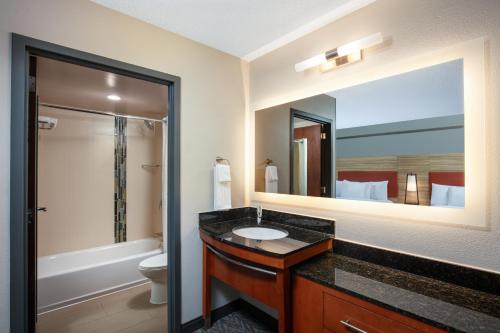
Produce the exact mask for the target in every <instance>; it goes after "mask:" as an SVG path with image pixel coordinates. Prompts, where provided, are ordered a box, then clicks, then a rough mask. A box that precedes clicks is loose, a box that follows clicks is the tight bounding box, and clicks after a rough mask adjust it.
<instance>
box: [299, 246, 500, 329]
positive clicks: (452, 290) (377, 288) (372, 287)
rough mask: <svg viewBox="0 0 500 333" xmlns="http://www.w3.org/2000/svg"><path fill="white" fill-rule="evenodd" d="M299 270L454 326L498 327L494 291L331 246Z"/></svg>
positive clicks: (499, 320)
mask: <svg viewBox="0 0 500 333" xmlns="http://www.w3.org/2000/svg"><path fill="white" fill-rule="evenodd" d="M335 246H336V245H335V244H334V249H335ZM295 273H296V274H298V275H300V276H303V277H305V278H307V279H310V280H312V281H315V282H318V283H320V284H323V285H325V286H327V287H330V288H333V289H337V290H339V291H342V292H345V293H347V294H350V295H353V296H356V297H358V298H361V299H364V300H367V301H369V302H371V303H374V304H377V305H380V306H382V307H384V308H388V309H390V310H394V311H396V312H399V313H401V314H404V315H407V316H409V317H413V318H416V319H418V320H421V321H423V322H427V323H429V324H432V325H434V326H437V327H441V328H444V329H447V330H448V331H450V332H500V296H498V295H495V294H492V293H487V292H483V291H478V290H474V289H470V288H466V287H462V286H459V285H457V284H452V283H448V282H443V281H440V280H437V279H434V278H429V277H425V276H422V275H417V274H413V273H408V272H405V271H402V270H398V269H395V268H389V267H387V266H382V265H378V264H375V263H371V262H368V261H364V260H359V259H354V258H352V257H348V256H345V255H341V254H337V253H331V252H328V253H325V254H322V255H319V256H317V257H315V258H312V259H310V260H308V261H307V262H305V263H303V264H300V265H298V266H297V267H296V268H295Z"/></svg>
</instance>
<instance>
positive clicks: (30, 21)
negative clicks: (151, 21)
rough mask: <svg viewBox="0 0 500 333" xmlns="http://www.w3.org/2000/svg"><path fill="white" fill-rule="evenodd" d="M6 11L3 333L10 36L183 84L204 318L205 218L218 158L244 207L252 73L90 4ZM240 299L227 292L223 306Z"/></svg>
mask: <svg viewBox="0 0 500 333" xmlns="http://www.w3.org/2000/svg"><path fill="white" fill-rule="evenodd" d="M0 8H1V10H0V54H1V55H2V56H1V57H0V332H2V333H6V332H8V330H9V258H10V254H9V202H10V199H9V191H10V190H9V172H10V171H9V170H10V169H9V160H10V158H9V156H10V144H9V142H10V35H9V33H10V32H16V33H19V34H23V35H27V36H30V37H34V38H39V39H42V40H46V41H49V42H52V43H57V44H61V45H64V46H67V47H71V48H75V49H79V50H84V51H86V52H90V53H94V54H98V55H101V56H105V57H108V58H112V59H117V60H120V61H124V62H127V63H132V64H134V65H138V66H143V67H147V68H151V69H154V70H158V71H161V72H166V73H170V74H174V75H178V76H180V77H181V79H182V81H181V108H182V110H181V170H182V171H181V191H182V193H181V221H180V222H181V246H182V276H183V279H182V301H183V303H182V320H183V322H186V321H188V320H191V319H193V318H195V317H197V316H199V315H200V314H201V273H202V272H201V269H202V264H201V241H200V240H199V235H198V216H197V213H198V212H200V211H207V210H211V209H212V208H213V206H212V204H213V199H212V178H211V169H212V163H213V161H214V159H215V157H216V156H217V155H222V156H224V157H225V158H228V159H230V160H231V167H232V179H233V182H232V188H233V192H232V193H233V198H232V200H233V201H232V202H233V205H234V206H235V207H236V206H242V205H243V204H244V183H245V182H244V174H245V173H244V161H245V153H244V149H243V147H245V137H244V135H245V98H246V97H247V96H246V94H245V91H244V84H246V82H243V80H244V78H246V77H247V76H246V75H247V74H246V72H245V68H247V67H246V66H242V63H241V61H240V60H239V59H237V58H235V57H232V56H229V55H227V54H225V53H222V52H220V51H217V50H214V49H211V48H208V47H206V46H203V45H201V44H198V43H195V42H193V41H190V40H188V39H186V38H183V37H180V36H178V35H175V34H172V33H168V32H165V31H163V30H161V29H159V28H156V27H153V26H151V25H148V24H145V23H143V22H140V21H138V20H135V19H132V18H130V17H127V16H125V15H121V14H119V13H116V12H113V11H111V10H108V9H105V8H103V7H100V6H98V5H96V4H94V3H92V2H90V1H87V0H74V1H64V0H42V1H29V0H16V1H8V0H2V1H1V2H0ZM214 79H215V80H214ZM232 297H234V294H231V293H229V292H225V293H224V295H222V296H221V299H220V300H219V301H217V302H216V303H218V304H221V303H222V302H224V299H231V298H232Z"/></svg>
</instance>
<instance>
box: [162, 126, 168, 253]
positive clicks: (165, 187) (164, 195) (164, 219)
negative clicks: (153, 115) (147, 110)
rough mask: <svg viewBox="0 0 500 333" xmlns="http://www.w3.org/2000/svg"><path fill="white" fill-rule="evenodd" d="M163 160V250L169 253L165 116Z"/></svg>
mask: <svg viewBox="0 0 500 333" xmlns="http://www.w3.org/2000/svg"><path fill="white" fill-rule="evenodd" d="M162 130H163V131H162V133H163V158H162V159H163V160H162V163H161V165H162V177H161V179H162V187H161V189H162V198H161V202H162V210H161V214H162V216H161V224H162V232H163V252H164V253H167V232H168V223H167V216H168V215H167V202H168V201H167V197H168V191H167V178H168V177H167V170H168V117H165V118H164V121H163V128H162Z"/></svg>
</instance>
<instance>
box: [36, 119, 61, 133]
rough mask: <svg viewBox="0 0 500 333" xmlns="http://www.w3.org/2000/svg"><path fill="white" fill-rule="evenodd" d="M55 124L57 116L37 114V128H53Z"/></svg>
mask: <svg viewBox="0 0 500 333" xmlns="http://www.w3.org/2000/svg"><path fill="white" fill-rule="evenodd" d="M56 126H57V118H51V117H44V116H38V128H39V129H49V130H50V129H53V128H55V127H56Z"/></svg>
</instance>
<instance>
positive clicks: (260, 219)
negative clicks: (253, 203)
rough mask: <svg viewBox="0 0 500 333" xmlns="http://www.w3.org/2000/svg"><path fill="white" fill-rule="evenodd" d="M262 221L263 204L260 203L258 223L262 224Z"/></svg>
mask: <svg viewBox="0 0 500 333" xmlns="http://www.w3.org/2000/svg"><path fill="white" fill-rule="evenodd" d="M261 222H262V206H261V205H258V206H257V224H260V223H261Z"/></svg>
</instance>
